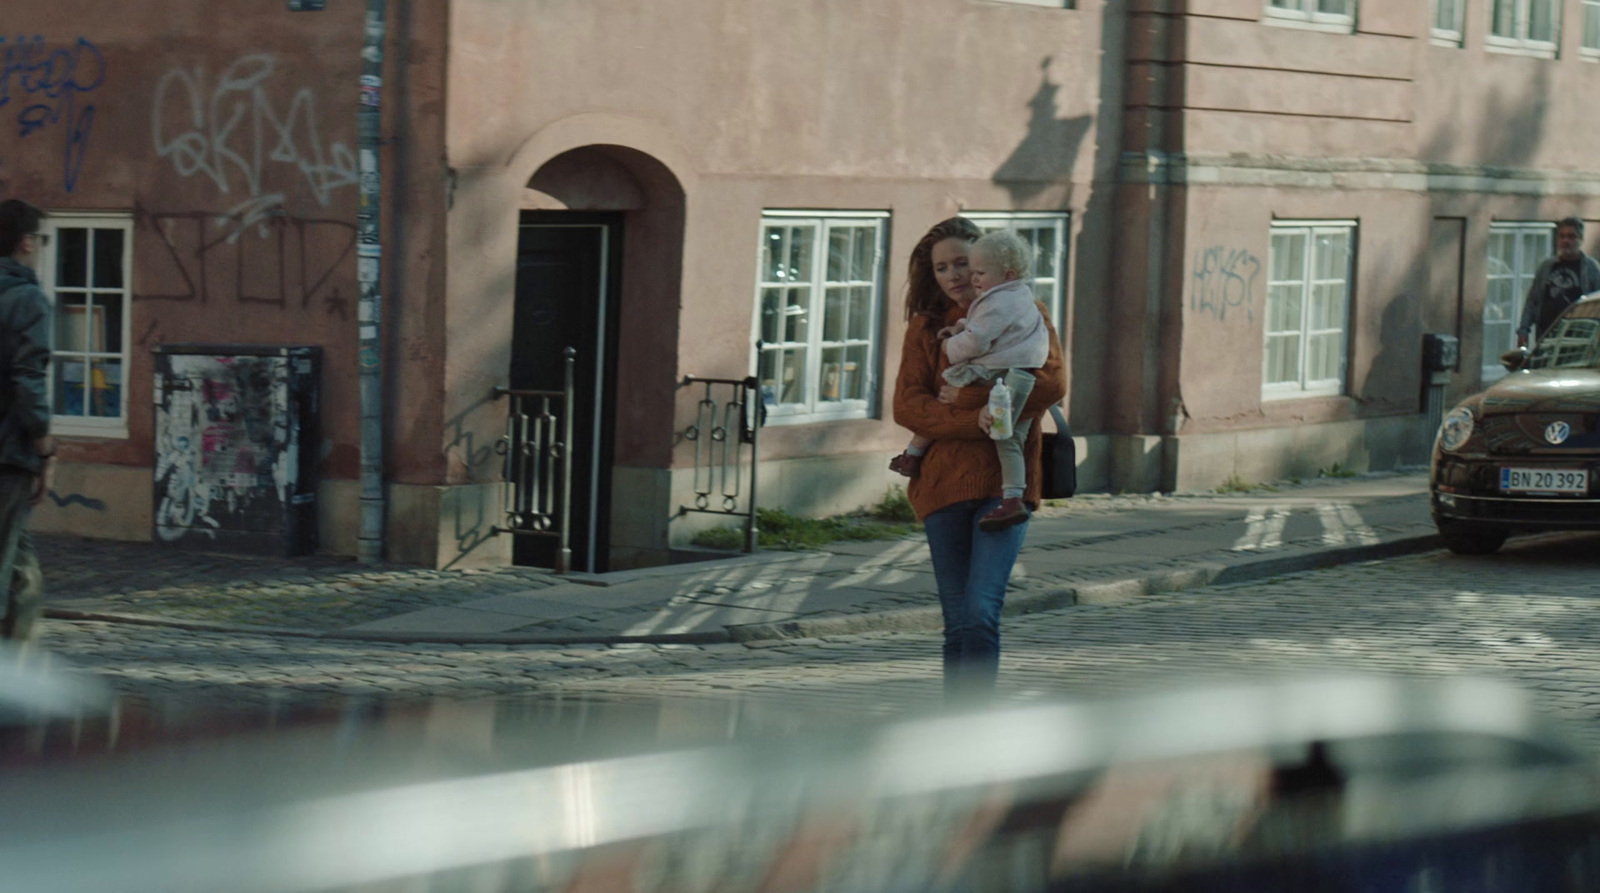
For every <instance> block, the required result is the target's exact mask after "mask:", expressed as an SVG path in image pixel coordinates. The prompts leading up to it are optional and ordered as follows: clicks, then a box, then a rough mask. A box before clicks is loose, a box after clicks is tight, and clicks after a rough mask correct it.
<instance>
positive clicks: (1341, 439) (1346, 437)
mask: <svg viewBox="0 0 1600 893" xmlns="http://www.w3.org/2000/svg"><path fill="white" fill-rule="evenodd" d="M1430 435H1431V432H1429V431H1428V430H1427V419H1426V418H1425V417H1423V416H1420V415H1405V416H1389V417H1386V418H1376V419H1362V420H1355V421H1342V422H1324V423H1320V424H1307V425H1296V426H1294V427H1292V428H1262V429H1257V430H1251V431H1229V432H1224V433H1218V434H1181V435H1175V436H1167V437H1164V438H1161V440H1162V449H1161V460H1162V476H1161V490H1162V491H1163V492H1185V491H1195V490H1210V489H1214V488H1216V487H1218V486H1220V485H1222V484H1223V483H1225V482H1227V481H1228V480H1229V479H1230V478H1233V477H1235V476H1237V477H1238V479H1239V480H1241V481H1243V482H1245V483H1259V482H1263V481H1281V480H1285V479H1288V478H1295V477H1300V478H1310V477H1316V475H1317V473H1318V472H1319V471H1321V470H1323V469H1327V468H1332V467H1333V466H1335V465H1337V466H1338V467H1339V468H1341V469H1344V470H1348V471H1353V472H1363V471H1387V470H1390V469H1393V468H1396V467H1399V466H1402V465H1419V464H1423V463H1425V462H1427V461H1428V445H1429V443H1430Z"/></svg>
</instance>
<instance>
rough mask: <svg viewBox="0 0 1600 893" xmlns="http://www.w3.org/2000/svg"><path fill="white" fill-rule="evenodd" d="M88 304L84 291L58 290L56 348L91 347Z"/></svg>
mask: <svg viewBox="0 0 1600 893" xmlns="http://www.w3.org/2000/svg"><path fill="white" fill-rule="evenodd" d="M88 304H89V298H88V296H87V295H85V294H83V293H82V292H63V291H58V292H56V343H55V349H56V350H74V351H86V350H88V349H89V307H88Z"/></svg>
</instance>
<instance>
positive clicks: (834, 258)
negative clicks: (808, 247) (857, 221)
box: [827, 226, 856, 282]
mask: <svg viewBox="0 0 1600 893" xmlns="http://www.w3.org/2000/svg"><path fill="white" fill-rule="evenodd" d="M854 243H855V230H853V229H851V228H849V227H841V226H836V227H834V228H832V229H830V230H828V272H827V277H828V281H829V282H848V281H850V280H851V279H854V278H856V277H855V276H854V272H855V269H854V268H855V244H854Z"/></svg>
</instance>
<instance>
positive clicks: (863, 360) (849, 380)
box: [840, 344, 870, 400]
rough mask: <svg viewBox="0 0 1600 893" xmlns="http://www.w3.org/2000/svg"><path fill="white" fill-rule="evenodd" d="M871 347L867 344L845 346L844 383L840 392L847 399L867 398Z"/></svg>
mask: <svg viewBox="0 0 1600 893" xmlns="http://www.w3.org/2000/svg"><path fill="white" fill-rule="evenodd" d="M869 350H870V348H869V347H868V346H867V345H865V344H857V345H855V346H854V347H848V348H845V352H844V384H843V385H842V386H841V387H840V393H842V394H843V395H844V398H845V399H846V400H865V399H867V363H868V352H869Z"/></svg>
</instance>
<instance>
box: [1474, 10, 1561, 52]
mask: <svg viewBox="0 0 1600 893" xmlns="http://www.w3.org/2000/svg"><path fill="white" fill-rule="evenodd" d="M1488 5H1489V34H1488V36H1487V37H1486V38H1485V39H1484V43H1485V45H1487V47H1488V48H1489V49H1491V50H1495V51H1497V52H1503V53H1523V54H1526V55H1531V56H1540V57H1544V58H1550V59H1553V58H1555V56H1556V47H1557V44H1559V43H1560V41H1561V3H1560V0H1489V4H1488Z"/></svg>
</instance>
